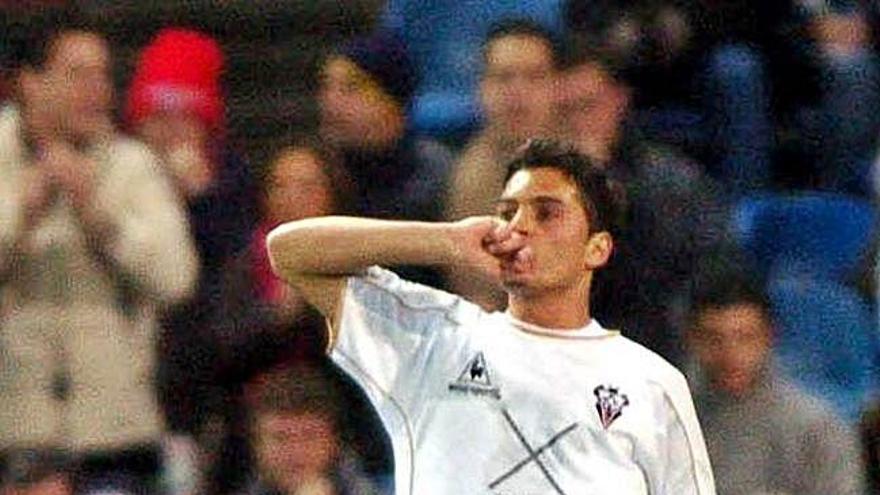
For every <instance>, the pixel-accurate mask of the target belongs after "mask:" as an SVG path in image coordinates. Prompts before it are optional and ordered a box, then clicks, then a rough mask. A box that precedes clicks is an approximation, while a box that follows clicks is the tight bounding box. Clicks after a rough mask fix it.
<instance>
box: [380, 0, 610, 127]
mask: <svg viewBox="0 0 880 495" xmlns="http://www.w3.org/2000/svg"><path fill="white" fill-rule="evenodd" d="M593 1H595V0H593ZM564 3H565V2H564V0H530V1H527V2H518V1H511V0H430V1H424V0H415V1H414V0H389V1H388V2H385V7H384V10H383V12H382V18H381V20H380V23H381V25H382V26H383V27H385V28H389V29H392V30H394V31H395V32H397V33H398V34H399V35H400V37H401V39H403V41H404V43H405V44H406V46H407V48H408V50H409V52H410V53H411V54H413V57H412V58H413V59H414V65H415V66H416V70H417V72H418V74H419V76H420V77H419V84H418V88H417V89H416V92H415V97H414V98H413V104H412V106H411V109H410V115H411V118H412V121H413V122H412V124H413V125H414V126H415V127H416V128H417V129H418V130H419V131H420V132H424V133H427V134H429V135H432V136H439V137H441V138H442V139H444V140H450V141H454V142H455V143H459V142H461V141H462V140H466V139H467V137H468V136H469V135H470V134H471V133H472V132H474V131H475V130H477V128H478V127H479V123H480V118H481V115H480V108H479V107H480V105H479V103H478V101H477V100H478V98H477V87H478V79H479V73H480V69H481V67H482V65H483V63H482V61H481V52H482V47H483V43H484V41H485V39H486V34H487V33H488V31H489V29H491V27H492V26H493V25H495V24H497V23H499V22H502V21H503V20H504V19H513V18H518V19H529V20H530V21H532V22H534V23H536V24H538V25H540V26H542V27H543V28H545V29H547V30H549V31H551V32H553V33H556V34H560V33H562V31H563V22H562V21H563V19H562V7H563V5H564Z"/></svg>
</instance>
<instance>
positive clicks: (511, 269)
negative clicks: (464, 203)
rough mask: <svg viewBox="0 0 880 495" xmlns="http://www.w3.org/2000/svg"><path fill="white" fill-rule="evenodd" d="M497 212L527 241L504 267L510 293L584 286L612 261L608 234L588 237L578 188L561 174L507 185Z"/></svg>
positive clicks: (529, 174)
mask: <svg viewBox="0 0 880 495" xmlns="http://www.w3.org/2000/svg"><path fill="white" fill-rule="evenodd" d="M497 210H498V215H499V216H500V217H501V218H502V219H503V220H506V221H508V222H510V223H511V227H512V229H513V231H514V232H515V233H517V234H519V235H522V236H523V237H524V239H525V247H523V248H522V249H521V250H519V251H518V252H517V253H515V254H514V255H512V256H509V257H506V258H505V259H504V260H503V261H502V282H503V283H504V285H505V287H506V288H507V289H508V290H509V291H511V292H512V293H522V294H528V293H531V292H535V291H548V290H551V291H552V290H557V289H564V288H570V287H573V286H576V285H578V284H583V283H584V282H585V281H586V280H588V275H587V274H588V273H589V272H590V271H591V270H593V269H595V268H598V267H599V266H601V265H602V264H604V263H605V262H606V261H607V259H608V255H609V254H610V238H607V236H608V234H607V233H604V232H602V233H594V234H591V233H590V222H589V219H588V218H587V212H586V210H585V209H584V206H583V203H582V201H581V197H580V193H579V190H578V187H577V185H576V184H575V183H574V181H573V180H572V179H570V178H569V177H568V176H567V175H565V173H563V172H561V171H559V170H556V169H553V168H549V167H541V168H531V169H526V170H520V171H519V172H517V173H516V174H514V175H513V176H512V177H511V178H510V180H509V181H508V182H507V186H506V187H505V189H504V192H503V193H502V195H501V198H500V199H499V201H498V206H497ZM600 238H602V239H607V240H609V242H608V243H603V242H601V239H600ZM597 243H598V244H603V245H606V244H607V247H608V252H605V253H602V252H600V250H597V249H596V248H597Z"/></svg>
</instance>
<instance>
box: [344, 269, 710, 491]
mask: <svg viewBox="0 0 880 495" xmlns="http://www.w3.org/2000/svg"><path fill="white" fill-rule="evenodd" d="M334 338H335V342H334V344H333V348H332V351H331V356H332V358H333V360H334V361H335V362H337V363H338V364H339V365H340V366H341V367H342V368H343V369H344V370H346V371H347V372H348V373H349V374H351V376H352V377H354V379H355V380H356V381H358V382H359V383H360V385H361V386H362V387H363V388H364V389H365V390H366V392H367V395H368V396H369V397H370V400H371V401H372V402H373V404H374V405H375V406H376V409H377V410H378V412H379V415H380V417H381V418H382V420H383V422H384V424H385V426H386V428H387V429H388V432H389V434H390V436H391V440H392V444H393V448H394V459H395V486H396V493H397V494H399V495H429V494H444V495H446V494H456V495H458V494H468V495H471V494H498V495H500V494H510V495H514V494H516V495H544V494H566V495H574V494H610V493H614V494H619V495H630V494H632V495H645V494H652V495H663V494H668V495H690V494H694V495H710V494H714V493H715V489H714V483H713V479H712V473H711V469H710V467H709V460H708V457H707V454H706V448H705V445H704V442H703V436H702V433H701V431H700V427H699V425H698V423H697V418H696V413H695V412H694V408H693V403H692V401H691V397H690V392H689V391H688V388H687V384H686V382H685V379H684V378H683V376H682V375H681V373H679V372H678V371H677V370H676V369H675V368H673V367H672V366H671V365H669V364H668V363H666V362H665V361H664V360H662V359H661V358H660V357H659V356H657V355H656V354H654V353H652V352H651V351H648V350H647V349H645V348H643V347H641V346H639V345H638V344H635V343H634V342H632V341H630V340H628V339H626V338H625V337H622V336H621V335H620V334H619V333H617V332H612V331H608V330H605V329H603V328H602V327H601V326H600V325H599V324H598V323H597V322H595V321H593V322H591V323H590V324H589V325H588V326H587V327H585V328H583V329H580V330H551V329H544V328H540V327H536V326H534V325H529V324H527V323H524V322H520V321H517V320H515V319H513V318H512V317H511V316H509V315H508V314H505V313H486V312H484V311H482V310H481V309H480V308H479V307H477V306H476V305H474V304H472V303H470V302H467V301H465V300H464V299H462V298H460V297H457V296H454V295H452V294H448V293H445V292H442V291H439V290H435V289H432V288H428V287H425V286H421V285H418V284H413V283H410V282H407V281H404V280H401V279H399V278H398V277H397V276H396V275H394V274H393V273H391V272H389V271H386V270H383V269H380V268H377V267H373V268H370V270H369V271H368V272H367V274H366V275H365V276H363V277H353V278H351V279H349V281H348V284H347V288H346V292H345V297H344V302H343V307H342V314H341V317H340V322H339V325H338V328H337V329H335V330H334Z"/></svg>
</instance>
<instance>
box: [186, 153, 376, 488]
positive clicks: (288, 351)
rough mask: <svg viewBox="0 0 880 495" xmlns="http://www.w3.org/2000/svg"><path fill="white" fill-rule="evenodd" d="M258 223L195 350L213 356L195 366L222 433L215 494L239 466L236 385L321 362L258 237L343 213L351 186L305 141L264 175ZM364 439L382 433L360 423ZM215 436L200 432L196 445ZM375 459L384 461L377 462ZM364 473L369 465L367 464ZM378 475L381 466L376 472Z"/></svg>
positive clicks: (315, 336)
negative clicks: (287, 367) (287, 225)
mask: <svg viewBox="0 0 880 495" xmlns="http://www.w3.org/2000/svg"><path fill="white" fill-rule="evenodd" d="M267 172H268V173H267V181H266V186H265V193H264V196H263V201H262V203H263V219H262V221H261V223H260V227H259V228H258V229H257V230H256V231H255V232H254V234H253V240H252V242H251V245H250V249H249V250H247V251H246V252H245V253H243V254H242V255H241V256H239V257H238V258H237V259H235V260H233V261H232V262H231V263H228V264H227V266H226V267H225V268H224V272H225V276H224V279H223V283H222V284H221V286H220V291H219V293H218V296H219V297H218V300H217V301H216V302H215V306H214V311H213V314H212V315H211V318H210V319H209V323H208V325H207V326H206V328H205V332H206V337H205V342H203V343H202V344H201V345H202V347H203V348H204V351H203V352H206V353H212V354H213V356H212V357H211V358H210V359H208V360H206V361H205V362H204V363H201V365H202V366H204V367H205V368H206V369H205V370H204V371H202V374H203V375H204V376H205V377H206V378H205V384H206V385H207V386H208V387H206V390H205V393H206V394H208V395H211V394H213V395H214V396H215V398H214V399H213V400H212V401H211V403H212V404H214V405H215V407H214V409H213V410H212V411H211V413H212V414H214V415H215V416H216V417H218V419H219V421H220V425H222V429H223V431H222V432H221V433H220V435H221V436H222V437H225V438H223V439H221V440H220V443H221V444H223V445H225V448H222V449H215V451H214V452H209V453H208V457H211V458H213V459H214V460H213V464H214V465H215V467H214V469H213V472H214V474H213V475H212V476H210V478H211V482H212V483H214V484H215V486H216V489H215V490H214V491H211V493H220V492H221V490H222V489H224V488H225V487H228V486H231V485H235V484H236V481H237V478H239V477H240V476H239V475H240V473H241V471H242V469H243V468H246V467H247V465H246V462H244V459H245V458H247V446H246V445H245V443H246V442H245V438H244V437H245V436H246V435H245V434H244V430H245V428H244V423H245V422H244V417H243V415H242V408H243V405H242V403H241V401H242V390H241V389H242V386H243V385H244V384H245V383H246V382H248V381H249V380H251V379H253V377H254V376H255V375H258V374H260V373H263V372H265V371H266V370H268V369H269V368H272V367H274V366H278V365H279V364H287V365H289V364H292V363H298V362H301V361H303V360H307V359H311V358H314V357H316V356H323V354H324V349H325V348H326V345H327V344H326V342H325V341H324V331H323V328H324V320H323V318H321V317H320V315H318V314H317V313H316V312H315V311H314V310H312V309H311V308H310V307H309V306H307V305H306V303H305V302H304V300H303V299H302V297H301V296H300V295H299V294H298V293H297V292H296V291H294V290H292V289H290V288H289V287H288V286H287V285H286V284H284V283H283V282H282V281H281V280H280V279H278V278H277V277H276V276H275V275H274V274H273V273H272V270H271V267H270V266H269V259H268V257H267V253H266V246H265V237H266V234H267V233H268V232H269V230H271V229H272V228H274V227H275V226H277V225H280V224H281V223H283V222H284V221H287V220H290V219H302V218H308V217H313V216H322V215H329V214H333V213H342V212H345V211H347V208H348V206H347V205H348V197H349V193H350V190H351V181H350V179H349V178H348V176H347V175H346V174H345V172H344V170H343V169H342V168H341V166H340V165H339V163H338V162H337V161H335V159H334V155H333V154H332V152H331V151H330V150H329V149H328V148H327V146H326V145H324V144H322V142H321V141H319V140H315V139H310V138H305V139H298V140H296V141H295V142H293V143H290V144H287V145H285V146H283V147H282V148H281V149H280V150H279V151H278V152H277V153H276V155H275V156H274V158H273V160H272V162H271V164H270V166H269V169H268V171H267ZM362 427H363V430H364V437H366V436H371V435H372V436H377V435H383V434H382V433H381V428H380V427H378V425H370V424H367V423H366V422H362ZM212 434H216V432H211V431H206V432H204V433H203V437H204V438H205V439H206V440H205V441H203V442H202V443H203V444H204V445H206V446H207V445H212V444H214V445H217V444H218V442H217V441H216V440H215V441H213V442H212V441H207V437H209V436H210V435H212ZM368 454H369V455H370V459H368V460H373V459H378V460H377V461H376V463H375V464H381V463H383V462H387V457H388V456H387V454H385V453H383V452H382V451H381V449H379V448H372V450H370V451H368ZM383 456H385V458H384V459H383ZM370 467H372V466H370ZM376 469H377V470H381V469H386V467H385V466H379V467H376Z"/></svg>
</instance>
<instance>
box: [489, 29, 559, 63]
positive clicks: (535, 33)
mask: <svg viewBox="0 0 880 495" xmlns="http://www.w3.org/2000/svg"><path fill="white" fill-rule="evenodd" d="M508 36H511V37H514V36H523V37H528V38H535V39H539V40H541V41H543V42H545V43H547V45H548V46H549V47H550V54H551V55H552V57H553V66H554V67H558V66H559V64H560V63H561V62H562V53H563V50H562V41H561V40H560V39H559V36H557V35H556V34H554V33H553V31H551V30H549V29H547V28H545V27H544V26H542V25H540V24H538V23H537V22H535V21H532V20H530V19H526V18H509V19H502V20H501V21H498V22H496V23H495V24H492V25H491V26H490V27H489V30H488V31H487V33H486V38H485V39H484V41H483V64H484V65H485V63H486V55H487V51H488V49H489V45H491V44H492V43H493V42H495V41H497V40H499V39H501V38H506V37H508Z"/></svg>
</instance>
